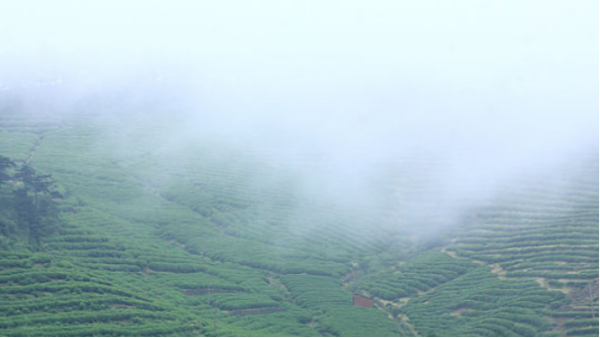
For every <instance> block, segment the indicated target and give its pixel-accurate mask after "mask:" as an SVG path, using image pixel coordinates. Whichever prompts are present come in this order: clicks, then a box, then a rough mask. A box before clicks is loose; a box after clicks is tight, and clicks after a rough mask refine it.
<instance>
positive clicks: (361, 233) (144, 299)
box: [0, 100, 598, 336]
mask: <svg viewBox="0 0 600 338" xmlns="http://www.w3.org/2000/svg"><path fill="white" fill-rule="evenodd" d="M94 103H95V102H86V103H85V104H84V105H82V107H87V108H82V107H80V106H75V108H74V110H77V109H81V110H82V112H81V113H71V114H64V113H56V112H53V111H47V112H44V113H43V114H42V113H40V112H39V111H37V110H36V109H30V110H32V111H29V110H27V111H26V110H24V108H23V107H22V106H20V105H18V104H16V103H14V102H13V101H6V100H5V101H2V104H0V154H2V155H4V156H8V157H10V158H12V159H14V160H15V161H17V162H26V163H29V164H30V165H32V166H33V167H35V168H36V169H37V170H39V171H40V172H42V173H46V174H51V175H52V178H53V179H54V180H56V181H57V185H58V189H59V190H60V191H61V192H62V194H63V195H64V199H63V200H62V201H61V202H60V210H61V214H60V215H61V216H60V217H61V225H60V227H59V229H58V230H57V231H56V232H55V233H53V234H52V235H50V236H48V237H47V238H44V239H43V240H42V241H41V243H40V245H39V246H31V245H30V244H28V243H27V242H26V241H23V240H21V239H20V238H19V237H18V236H12V237H11V236H2V237H1V239H2V241H0V243H1V244H0V245H1V247H0V265H1V267H2V268H1V269H0V312H2V316H0V334H1V335H4V336H15V335H16V336H28V335H36V336H39V335H57V336H58V335H78V336H88V335H137V336H153V335H161V336H162V335H190V336H206V335H211V336H212V335H217V336H221V335H226V336H248V335H260V336H272V335H277V336H321V335H333V336H396V335H403V336H417V335H419V336H434V335H444V336H450V335H451V336H463V335H494V336H498V335H500V336H513V335H516V336H533V335H554V334H556V335H575V336H580V335H590V336H597V335H598V286H597V285H598V190H597V187H598V151H597V149H592V150H591V151H592V153H591V155H590V156H589V157H588V159H587V160H586V161H579V160H574V161H573V163H572V165H569V166H568V169H565V170H564V171H560V172H554V173H552V172H550V173H548V172H546V171H544V170H542V169H540V173H539V175H535V177H534V178H524V181H522V182H521V181H519V182H514V186H513V185H511V184H509V183H507V184H505V185H504V186H503V191H502V192H501V193H500V194H498V195H497V196H495V198H494V199H493V200H492V201H491V202H489V203H486V205H485V207H483V206H481V207H478V208H475V209H468V210H466V211H465V212H464V215H461V217H459V218H457V220H460V222H458V223H457V224H453V226H452V227H448V228H445V229H447V230H445V232H444V233H439V231H438V233H439V236H438V237H436V236H435V235H431V236H427V237H423V238H418V237H415V236H413V232H411V231H410V225H411V224H417V223H418V222H421V223H418V224H420V225H421V226H426V225H427V224H426V223H430V222H434V221H436V220H438V219H439V218H443V215H444V214H443V213H441V212H440V213H439V214H436V213H435V212H432V213H425V214H428V215H430V216H431V217H432V218H431V219H428V220H427V221H426V222H425V221H423V220H422V219H421V220H420V221H419V219H418V217H417V216H419V215H420V214H414V213H411V212H410V210H409V209H408V208H404V209H403V207H399V206H398V200H394V201H393V202H390V201H391V200H388V199H387V198H388V197H389V198H391V197H394V196H395V198H400V200H403V201H410V202H411V203H412V204H411V205H415V206H418V205H420V206H421V207H422V208H421V210H429V209H432V210H433V209H434V208H435V207H436V205H435V204H431V202H430V201H427V199H426V198H423V197H422V196H420V195H419V194H420V191H422V190H423V189H424V188H423V187H429V188H431V191H433V193H435V191H436V190H435V187H432V186H431V184H428V183H427V182H428V178H430V177H432V176H433V173H431V171H429V170H428V169H427V168H429V167H430V166H433V164H432V163H430V160H429V159H424V158H419V157H410V158H406V159H399V165H398V166H388V167H385V168H382V169H381V171H380V172H381V173H386V174H385V175H383V174H382V176H381V178H380V179H378V180H374V181H373V182H372V185H371V187H372V189H373V195H374V196H379V198H381V201H383V202H382V203H377V204H376V205H368V206H367V205H365V204H362V205H352V204H351V205H350V206H351V208H349V207H348V206H349V205H348V204H347V203H346V202H340V201H336V200H330V199H328V198H327V196H328V195H327V194H326V192H324V193H323V194H324V196H325V198H316V197H315V196H313V195H310V194H306V193H305V191H304V190H303V189H304V187H305V186H306V182H305V181H302V180H300V179H299V178H298V177H299V176H298V175H297V173H296V172H294V171H293V170H287V169H285V168H288V167H286V166H285V165H283V164H281V163H275V162H273V161H270V160H268V159H265V157H264V156H263V153H261V151H260V149H254V148H253V149H252V151H248V150H247V149H243V148H238V147H235V146H233V145H232V144H231V143H229V142H228V141H227V140H221V141H220V142H215V140H214V138H212V137H203V136H202V135H200V136H195V138H194V144H189V143H185V142H184V141H185V140H186V137H187V136H186V135H183V136H182V135H181V134H182V133H186V132H192V131H186V129H185V128H183V129H182V125H185V118H184V115H181V116H179V115H177V113H172V114H168V115H165V114H155V113H152V118H151V119H150V118H148V114H150V113H148V114H132V115H125V116H124V115H123V114H121V113H122V112H121V111H120V110H122V109H124V108H122V107H121V106H122V105H121V104H115V105H114V106H111V105H100V104H94ZM89 107H93V108H89ZM134 108H135V109H141V108H139V107H134ZM134 108H132V109H134ZM142 108H143V109H147V108H148V107H142ZM86 109H87V110H86ZM143 109H142V110H143ZM583 151H584V152H585V150H583ZM594 151H595V152H594ZM318 160H320V159H316V160H315V161H318ZM411 168H413V169H411ZM402 170H404V171H403V174H402V175H397V174H394V173H397V172H401V171H402ZM389 173H391V174H389ZM390 182H392V183H390ZM0 195H1V197H3V200H8V199H9V197H10V195H9V191H8V189H3V190H0ZM425 196H429V193H428V194H425ZM401 205H403V206H404V205H408V204H401ZM434 211H435V210H434ZM421 214H422V213H421ZM0 221H3V222H9V221H12V220H10V219H0ZM411 222H414V223H411ZM393 225H396V227H393ZM432 229H435V228H432ZM432 231H433V230H432ZM353 293H360V294H363V295H365V296H369V297H371V298H373V299H374V300H375V308H372V309H369V308H360V307H355V306H353V305H352V294H353Z"/></svg>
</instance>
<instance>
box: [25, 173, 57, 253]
mask: <svg viewBox="0 0 600 338" xmlns="http://www.w3.org/2000/svg"><path fill="white" fill-rule="evenodd" d="M15 179H17V180H18V181H19V182H20V183H21V184H20V187H19V188H17V189H16V190H14V207H15V211H16V213H17V218H18V220H19V223H20V224H21V225H22V226H23V227H24V228H26V229H27V231H28V233H29V242H30V243H31V244H34V245H39V243H40V239H41V237H42V236H44V235H46V234H48V233H50V232H51V231H52V230H53V226H54V224H53V223H54V218H55V216H56V215H57V209H56V203H55V201H54V200H55V199H56V198H60V197H61V195H60V194H59V193H58V192H57V191H56V190H54V184H55V182H54V181H53V180H52V179H51V176H50V175H38V174H37V173H36V171H35V169H33V168H32V167H31V166H29V165H28V164H23V165H22V166H21V167H20V168H19V169H17V172H16V173H15Z"/></svg>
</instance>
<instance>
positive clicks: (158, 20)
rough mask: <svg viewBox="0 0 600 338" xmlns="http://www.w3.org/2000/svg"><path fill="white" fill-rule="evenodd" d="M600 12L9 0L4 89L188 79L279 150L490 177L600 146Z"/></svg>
mask: <svg viewBox="0 0 600 338" xmlns="http://www.w3.org/2000/svg"><path fill="white" fill-rule="evenodd" d="M598 7H599V4H598V1H597V0H564V1H555V0H539V1H531V0H514V1H511V0H502V1H494V0H486V1H484V0H481V1H476V0H474V1H466V0H437V1H435V0H429V1H428V0H419V1H416V0H415V1H401V0H397V1H377V0H369V1H358V0H340V1H333V0H330V1H328V0H321V1H284V0H273V1H250V0H239V1H224V0H219V1H216V0H215V1H156V0H154V1H151V0H143V1H141V0H140V1H122V0H120V1H109V0H102V1H66V0H63V1H51V0H39V1H32V0H0V88H1V86H9V85H11V84H14V83H18V82H23V81H25V82H27V81H38V80H43V81H49V80H52V79H55V78H59V77H60V78H63V79H67V80H69V79H71V80H72V79H76V80H77V81H84V82H98V83H100V84H101V86H104V87H106V88H110V87H111V86H113V85H115V84H118V83H121V82H122V81H125V80H127V81H130V82H128V83H130V84H132V85H143V84H144V82H147V81H150V82H151V81H155V80H160V81H163V82H173V83H179V84H181V83H186V85H187V86H189V87H190V88H192V89H191V90H190V91H189V92H190V93H191V95H190V96H191V97H190V98H189V100H190V102H191V103H190V104H189V106H188V107H189V110H190V112H191V113H193V114H195V115H196V116H197V119H198V121H200V122H199V123H198V126H203V127H204V128H207V129H210V130H211V132H213V133H220V134H222V135H225V136H227V137H229V138H231V139H234V140H235V139H236V138H237V139H238V140H240V141H243V142H248V141H249V140H252V141H254V139H253V137H257V135H258V137H259V138H260V137H262V138H263V139H264V140H263V141H256V142H259V143H260V142H264V144H263V145H267V146H268V147H271V148H272V150H273V151H274V152H275V153H278V152H279V153H280V154H286V153H289V149H290V143H293V142H292V141H291V140H292V139H293V140H295V141H298V138H300V140H299V141H298V142H299V143H302V144H304V147H306V148H304V150H305V151H322V152H324V153H327V154H329V155H331V156H332V157H334V159H335V160H337V161H338V162H339V163H340V167H345V168H346V167H355V166H357V165H361V164H364V163H368V164H369V163H374V161H376V160H378V159H381V158H382V157H385V156H389V155H390V154H396V153H398V152H402V151H405V150H406V149H412V150H415V149H416V150H421V149H426V150H433V151H437V152H439V153H443V154H445V155H448V154H450V155H451V156H454V157H455V158H456V160H457V165H456V166H455V168H454V169H449V170H450V171H452V170H455V171H457V172H464V170H463V166H462V164H465V163H468V164H473V163H479V162H480V163H481V164H482V165H483V167H485V168H486V169H485V170H482V171H481V172H479V174H480V175H484V174H485V175H488V174H489V172H490V171H491V170H492V169H494V170H497V171H499V172H501V171H502V166H503V165H504V166H507V168H509V169H510V168H513V167H514V168H517V167H519V166H520V165H521V164H522V163H523V162H522V161H524V159H527V160H531V159H536V158H537V159H545V158H551V157H553V156H555V155H556V154H565V153H569V152H572V151H574V150H575V149H578V148H580V147H581V145H582V144H583V143H586V144H587V143H591V144H597V143H596V142H597V140H598V129H597V126H598V73H599V67H598V60H599V53H598V50H599V36H598V28H599V24H598V10H599V8H598ZM67 80H65V81H67ZM136 81H137V82H136ZM188 89H189V88H188ZM195 127H196V125H192V126H191V128H192V129H194V128H195ZM298 135H300V136H298ZM356 152H358V153H360V154H362V155H356V154H355V153H356ZM361 156H363V157H361ZM486 165H487V166H486ZM511 166H512V167H511ZM507 168H505V169H507ZM516 170H518V169H516Z"/></svg>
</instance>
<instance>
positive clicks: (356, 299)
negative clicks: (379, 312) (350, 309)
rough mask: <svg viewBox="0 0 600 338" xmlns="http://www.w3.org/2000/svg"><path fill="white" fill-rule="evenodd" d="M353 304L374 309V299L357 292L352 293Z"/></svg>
mask: <svg viewBox="0 0 600 338" xmlns="http://www.w3.org/2000/svg"><path fill="white" fill-rule="evenodd" d="M352 305H354V306H360V307H364V308H368V309H372V308H373V299H371V298H369V297H365V296H363V295H359V294H356V293H355V294H354V295H352Z"/></svg>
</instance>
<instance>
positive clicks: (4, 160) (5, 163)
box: [0, 155, 15, 189]
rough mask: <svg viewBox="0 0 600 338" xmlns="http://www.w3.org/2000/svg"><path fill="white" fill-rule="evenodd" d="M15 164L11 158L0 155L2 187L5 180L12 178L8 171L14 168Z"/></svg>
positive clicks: (0, 186)
mask: <svg viewBox="0 0 600 338" xmlns="http://www.w3.org/2000/svg"><path fill="white" fill-rule="evenodd" d="M14 166H15V162H13V161H12V160H11V159H10V158H8V157H5V156H2V155H0V189H2V185H3V184H4V183H5V182H7V181H8V180H10V179H11V178H12V177H11V175H10V173H9V172H8V171H9V170H10V169H12V168H14Z"/></svg>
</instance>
